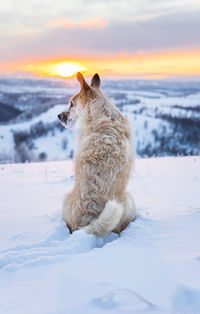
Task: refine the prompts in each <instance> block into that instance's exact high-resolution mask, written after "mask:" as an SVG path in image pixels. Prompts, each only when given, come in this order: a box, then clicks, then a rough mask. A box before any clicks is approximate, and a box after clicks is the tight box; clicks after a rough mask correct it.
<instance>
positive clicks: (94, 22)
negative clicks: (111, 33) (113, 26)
mask: <svg viewBox="0 0 200 314" xmlns="http://www.w3.org/2000/svg"><path fill="white" fill-rule="evenodd" d="M78 25H79V26H81V27H85V28H91V27H98V28H104V27H106V26H107V25H108V22H107V21H106V20H105V19H103V18H99V17H96V18H93V19H88V20H83V21H82V22H80V23H79V24H78Z"/></svg>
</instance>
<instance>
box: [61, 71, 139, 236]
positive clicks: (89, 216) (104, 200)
mask: <svg viewBox="0 0 200 314" xmlns="http://www.w3.org/2000/svg"><path fill="white" fill-rule="evenodd" d="M77 80H78V81H79V83H80V92H78V93H77V94H75V95H74V96H73V97H72V98H71V99H70V101H69V107H68V110H67V111H64V112H62V113H61V114H59V115H58V119H59V121H60V122H61V124H62V125H63V126H64V127H66V128H68V127H71V126H74V125H78V129H79V133H78V145H77V152H76V154H75V182H74V187H73V190H72V191H71V192H70V193H67V194H66V195H65V198H64V203H63V218H64V220H65V221H66V224H67V226H68V228H69V230H70V232H71V233H72V232H73V231H75V230H78V229H84V230H85V231H86V232H87V233H91V234H94V235H96V236H102V237H103V236H106V235H107V234H108V233H110V232H111V231H113V232H115V233H120V232H121V231H122V230H124V229H125V228H126V227H127V226H128V225H129V223H130V222H131V221H133V220H134V219H135V218H136V208H135V204H134V200H133V197H132V195H131V194H130V193H128V192H126V186H127V183H128V180H129V177H130V173H131V168H132V165H133V151H132V146H133V145H132V139H131V129H130V126H129V123H128V120H127V119H126V118H125V117H124V116H123V115H122V114H121V112H120V111H119V110H118V109H117V108H116V107H115V105H114V104H113V103H112V102H111V100H110V99H108V98H107V97H106V96H104V95H103V93H102V91H101V89H100V84H101V81H100V77H99V75H98V74H95V75H94V76H93V77H92V80H91V84H90V85H88V83H87V82H86V80H85V78H84V77H83V75H82V74H81V73H80V72H78V73H77Z"/></svg>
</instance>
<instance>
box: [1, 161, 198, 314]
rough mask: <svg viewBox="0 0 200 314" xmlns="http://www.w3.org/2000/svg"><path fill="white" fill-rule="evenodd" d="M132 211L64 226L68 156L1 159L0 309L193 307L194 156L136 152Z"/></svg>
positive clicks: (53, 313) (22, 313) (55, 312)
mask: <svg viewBox="0 0 200 314" xmlns="http://www.w3.org/2000/svg"><path fill="white" fill-rule="evenodd" d="M135 169H136V170H135V172H134V173H133V174H132V176H131V180H130V182H129V186H128V190H129V191H131V193H132V194H133V196H134V198H135V201H136V205H137V209H138V218H137V219H136V221H134V222H133V223H131V224H130V225H129V227H128V228H127V229H126V230H124V231H123V232H122V233H121V235H120V236H118V235H116V234H114V233H111V234H109V235H108V236H107V237H105V238H97V237H95V236H94V235H89V234H86V233H85V232H83V231H82V230H79V231H76V232H74V233H73V234H72V235H70V234H69V231H68V229H67V227H66V226H65V223H64V221H63V220H62V217H61V206H62V198H63V195H64V193H65V192H66V191H69V190H70V189H71V188H72V186H73V180H74V178H73V164H72V161H57V162H46V163H33V164H7V165H1V168H0V248H1V252H0V313H12V314H16V313H17V314H27V313H29V314H31V313H34V314H35V313H37V314H40V313H41V314H44V313H45V314H46V313H48V314H61V313H63V314H64V313H70V314H73V313H74V314H76V313H80V314H82V313H89V314H90V313H91V314H93V313H95V314H96V313H97V314H98V313H113V314H114V313H117V314H122V313H123V314H124V313H176V314H177V313H181V314H184V313H192V314H197V313H199V308H200V241H199V238H200V202H199V200H200V199H199V198H200V197H199V191H200V157H165V158H153V159H137V160H136V167H135Z"/></svg>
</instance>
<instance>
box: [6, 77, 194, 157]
mask: <svg viewBox="0 0 200 314" xmlns="http://www.w3.org/2000/svg"><path fill="white" fill-rule="evenodd" d="M78 90H79V85H78V83H77V82H76V80H75V79H73V80H72V81H70V80H64V79H51V80H50V79H49V80H47V79H46V80H41V79H40V80H17V79H15V80H13V79H7V80H6V79H0V102H1V103H2V104H3V103H5V104H7V105H9V106H11V107H13V110H15V111H16V110H18V111H19V110H20V111H21V112H22V113H21V114H20V115H18V116H17V118H15V119H12V120H9V121H7V122H4V123H1V124H0V161H1V162H5V161H7V160H9V161H12V162H25V161H27V160H28V161H44V160H46V161H51V160H65V159H66V158H71V157H72V156H73V154H74V148H75V144H74V143H75V137H76V133H75V132H74V131H71V130H65V129H64V128H63V127H62V126H61V125H60V124H59V122H58V119H57V114H59V113H60V112H61V111H63V110H64V109H65V108H66V106H67V103H68V99H69V97H70V96H72V95H73V94H74V93H75V92H77V91H78ZM102 90H103V92H104V93H105V94H106V95H108V96H109V97H110V98H111V99H112V100H113V102H114V103H115V104H116V105H117V107H118V108H119V109H120V110H121V111H122V112H123V114H124V115H125V116H127V117H128V119H129V120H130V123H131V126H132V129H133V134H134V143H135V150H136V154H137V155H138V156H142V157H146V156H177V155H199V154H200V85H199V83H198V82H196V83H195V82H168V81H135V80H106V79H104V78H102ZM1 109H2V110H3V107H2V108H1V104H0V112H1Z"/></svg>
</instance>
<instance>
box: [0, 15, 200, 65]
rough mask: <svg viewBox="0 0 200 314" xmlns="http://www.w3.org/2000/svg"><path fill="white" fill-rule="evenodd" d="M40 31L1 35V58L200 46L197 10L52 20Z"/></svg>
mask: <svg viewBox="0 0 200 314" xmlns="http://www.w3.org/2000/svg"><path fill="white" fill-rule="evenodd" d="M50 26H51V27H46V28H45V29H44V30H43V31H38V32H32V33H28V34H23V35H18V36H2V38H1V43H0V49H1V61H6V60H7V61H9V60H20V59H22V58H24V57H25V56H26V57H27V58H29V59H34V58H35V59H38V58H39V59H42V58H46V59H49V58H62V57H77V56H78V57H80V56H84V57H90V56H104V55H113V54H119V53H121V52H122V53H126V54H134V53H138V52H141V51H143V52H152V51H166V50H200V39H199V33H198V29H200V19H199V12H198V11H196V12H195V11H190V12H185V11H179V12H178V13H177V14H175V13H173V14H170V15H164V16H156V17H154V18H150V19H139V20H138V19H135V20H134V19H133V20H131V21H121V22H112V23H111V22H109V24H108V22H107V21H106V20H104V19H99V20H98V19H97V18H96V19H87V20H81V21H78V22H76V23H74V22H72V21H71V20H67V19H66V20H65V19H64V20H60V19H59V20H55V21H54V22H52V24H51V25H50Z"/></svg>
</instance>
